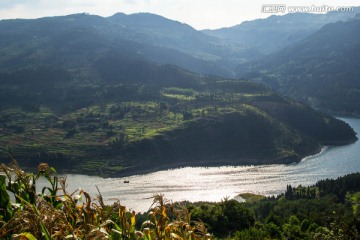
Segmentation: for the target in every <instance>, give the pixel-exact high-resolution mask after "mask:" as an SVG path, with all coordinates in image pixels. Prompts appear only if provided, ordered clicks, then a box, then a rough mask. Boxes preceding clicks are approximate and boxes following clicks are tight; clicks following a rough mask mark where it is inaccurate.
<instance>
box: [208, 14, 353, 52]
mask: <svg viewBox="0 0 360 240" xmlns="http://www.w3.org/2000/svg"><path fill="white" fill-rule="evenodd" d="M353 10H354V11H352V12H329V13H327V14H313V13H289V14H285V15H282V16H276V15H273V16H270V17H268V18H266V19H257V20H253V21H246V22H243V23H241V24H239V25H236V26H233V27H228V28H220V29H216V30H204V31H203V32H204V33H206V34H209V35H211V36H214V37H218V38H220V39H223V40H226V41H229V42H233V43H236V44H240V45H243V46H247V47H250V48H254V49H256V50H258V51H259V52H260V53H263V54H269V53H273V52H276V51H278V50H280V49H283V48H285V47H287V46H291V45H292V44H294V43H296V42H298V41H300V40H301V39H304V38H306V37H307V36H310V35H311V34H312V33H314V32H316V31H317V30H319V29H320V28H321V27H323V26H324V25H326V24H329V23H333V22H337V21H344V20H348V19H350V18H353V17H355V16H356V14H359V13H360V7H354V9H353Z"/></svg>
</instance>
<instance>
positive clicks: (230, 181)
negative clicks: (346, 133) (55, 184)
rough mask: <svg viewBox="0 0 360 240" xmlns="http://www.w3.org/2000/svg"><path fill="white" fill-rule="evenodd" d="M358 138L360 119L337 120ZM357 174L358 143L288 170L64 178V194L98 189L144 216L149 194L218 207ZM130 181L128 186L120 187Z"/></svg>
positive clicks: (286, 167) (204, 169)
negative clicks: (214, 203) (244, 195)
mask: <svg viewBox="0 0 360 240" xmlns="http://www.w3.org/2000/svg"><path fill="white" fill-rule="evenodd" d="M342 120H344V121H345V122H347V123H348V124H350V125H351V126H352V128H353V129H354V130H355V131H356V132H357V133H359V132H360V119H355V118H342ZM353 172H360V141H357V142H355V143H353V144H350V145H346V146H340V147H325V148H324V149H323V150H322V151H321V153H319V154H317V155H314V156H310V157H307V158H305V159H303V160H302V161H301V162H300V163H294V164H290V165H280V164H277V165H261V166H237V167H233V166H224V167H184V168H178V169H171V170H165V171H158V172H153V173H149V174H143V175H134V176H130V177H125V178H105V179H104V178H100V177H91V176H85V175H67V179H68V184H69V189H71V190H74V189H77V188H79V187H81V188H82V189H83V190H85V191H87V192H88V193H90V194H91V195H92V196H96V194H97V190H96V187H95V186H98V187H99V189H100V191H101V194H102V195H103V198H104V199H105V201H106V202H107V203H112V202H114V201H116V200H119V201H120V203H121V204H123V205H125V206H127V207H128V209H131V210H135V211H136V212H143V211H147V210H148V209H149V207H150V206H151V203H152V199H151V197H152V196H153V195H154V194H159V193H161V194H164V195H165V197H166V198H167V199H169V200H172V201H183V200H188V201H192V202H193V201H220V200H221V199H223V198H225V197H230V198H232V197H235V196H236V195H238V194H239V193H245V192H251V193H256V194H263V195H267V196H270V195H274V194H275V195H276V194H279V193H281V192H284V191H285V189H286V185H288V184H291V185H292V186H298V185H300V184H301V185H303V186H306V185H311V184H315V183H316V182H317V181H318V180H320V179H326V178H336V177H339V176H343V175H345V174H348V173H353ZM124 181H129V183H124Z"/></svg>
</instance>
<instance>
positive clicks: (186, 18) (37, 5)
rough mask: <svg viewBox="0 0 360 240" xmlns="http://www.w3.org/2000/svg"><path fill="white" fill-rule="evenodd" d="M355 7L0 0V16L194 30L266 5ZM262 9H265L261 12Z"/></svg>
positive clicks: (186, 0) (349, 1)
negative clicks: (146, 19)
mask: <svg viewBox="0 0 360 240" xmlns="http://www.w3.org/2000/svg"><path fill="white" fill-rule="evenodd" d="M278 4H281V5H282V6H286V8H285V11H283V12H281V13H279V14H283V13H287V11H288V7H289V6H305V7H306V6H317V7H318V6H330V7H340V6H359V5H360V1H359V0H247V1H245V0H0V19H14V18H40V17H47V16H63V15H69V14H74V13H84V12H86V13H90V14H95V15H100V16H104V17H107V16H111V15H113V14H115V13H117V12H123V13H126V14H131V13H138V12H149V13H154V14H158V15H161V16H164V17H166V18H169V19H172V20H176V21H179V22H182V23H186V24H189V25H191V26H192V27H194V28H195V29H198V30H201V29H217V28H221V27H230V26H234V25H236V24H240V23H241V22H243V21H247V20H254V19H258V18H266V17H268V16H270V15H273V14H274V13H265V12H266V11H268V9H270V8H269V6H278ZM264 11H265V12H264Z"/></svg>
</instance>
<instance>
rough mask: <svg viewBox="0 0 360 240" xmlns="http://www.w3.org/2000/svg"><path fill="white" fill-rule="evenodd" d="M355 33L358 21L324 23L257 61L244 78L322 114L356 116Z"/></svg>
mask: <svg viewBox="0 0 360 240" xmlns="http://www.w3.org/2000/svg"><path fill="white" fill-rule="evenodd" d="M359 30H360V20H359V19H358V18H354V19H350V20H348V21H345V22H337V23H332V24H328V25H326V26H324V27H323V28H321V29H320V30H319V31H317V32H315V33H314V34H312V35H311V36H309V37H307V38H305V39H303V40H302V41H300V42H299V43H297V44H294V45H293V46H290V47H288V48H285V49H284V50H282V51H279V52H276V53H274V54H271V55H269V56H267V57H265V58H264V59H263V60H261V61H259V62H257V63H256V64H254V66H253V68H254V71H253V72H252V73H249V74H247V75H245V76H244V77H245V78H252V79H253V80H255V81H258V82H262V83H265V84H267V85H269V86H272V87H273V88H274V89H276V90H278V91H280V92H281V93H283V94H286V95H288V96H291V97H294V98H296V99H299V100H301V101H304V102H307V103H308V104H311V105H312V106H314V107H317V108H321V109H323V110H325V111H326V110H327V111H329V112H333V113H338V114H351V115H356V116H359V115H360V104H359V103H360V70H359V69H360V57H359V56H360V40H359V39H360V31H359ZM255 65H256V66H255ZM255 69H256V70H255Z"/></svg>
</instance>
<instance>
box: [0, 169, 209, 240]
mask: <svg viewBox="0 0 360 240" xmlns="http://www.w3.org/2000/svg"><path fill="white" fill-rule="evenodd" d="M1 171H2V172H3V173H4V175H0V193H1V195H0V239H25V240H26V239H28V240H34V239H46V240H50V239H114V240H117V239H146V240H151V239H189V240H193V239H211V235H210V234H208V233H207V230H206V228H205V226H204V224H203V223H201V222H193V221H191V220H190V214H189V213H188V212H187V210H186V208H175V207H174V206H172V205H167V201H166V200H165V199H164V198H163V196H162V195H157V196H155V197H154V204H153V210H152V212H150V213H149V214H148V216H147V220H146V221H145V222H143V223H142V225H141V227H140V229H138V230H136V229H135V226H136V215H135V212H134V211H133V212H128V211H127V210H126V207H125V206H122V205H121V204H120V203H119V202H116V203H114V204H113V205H111V206H107V205H105V204H104V202H103V199H102V196H101V194H100V192H99V195H98V196H97V197H96V201H92V198H91V196H90V195H89V194H88V193H86V192H85V191H84V190H77V191H75V192H72V193H69V192H68V191H67V190H66V179H65V178H60V177H58V175H57V173H56V171H55V169H54V168H51V167H49V165H47V164H45V163H43V164H40V165H39V167H38V172H37V174H36V175H34V174H33V173H25V172H23V171H22V170H21V169H20V168H19V167H18V165H17V163H16V162H13V163H12V164H10V165H9V166H6V165H4V164H2V165H1ZM40 177H42V178H46V179H47V180H48V183H49V186H46V187H44V188H43V189H42V190H41V194H39V195H37V191H36V181H37V180H38V179H39V178H40ZM7 191H9V192H10V193H13V194H14V196H15V203H13V202H11V201H10V197H9V194H8V193H7Z"/></svg>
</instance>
